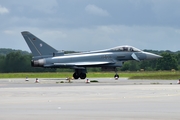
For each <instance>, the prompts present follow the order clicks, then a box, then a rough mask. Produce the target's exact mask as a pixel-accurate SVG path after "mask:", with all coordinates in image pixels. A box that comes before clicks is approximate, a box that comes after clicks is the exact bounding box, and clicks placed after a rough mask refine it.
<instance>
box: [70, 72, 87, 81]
mask: <svg viewBox="0 0 180 120" xmlns="http://www.w3.org/2000/svg"><path fill="white" fill-rule="evenodd" d="M73 77H74V79H78V78H81V79H85V78H86V73H80V74H78V73H76V72H75V73H74V74H73Z"/></svg>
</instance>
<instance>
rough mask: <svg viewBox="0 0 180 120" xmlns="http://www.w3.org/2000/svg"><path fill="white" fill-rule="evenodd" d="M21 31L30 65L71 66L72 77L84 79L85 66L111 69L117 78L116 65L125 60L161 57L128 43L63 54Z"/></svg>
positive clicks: (45, 66)
mask: <svg viewBox="0 0 180 120" xmlns="http://www.w3.org/2000/svg"><path fill="white" fill-rule="evenodd" d="M21 33H22V36H23V37H24V39H25V41H26V43H27V44H28V46H29V48H30V50H31V52H32V55H33V57H32V60H31V65H32V66H33V67H44V68H72V69H74V71H75V72H74V74H73V77H74V79H78V78H81V79H85V78H86V73H87V70H86V68H87V67H101V68H102V70H113V71H115V72H116V74H115V75H114V77H116V78H119V75H118V74H117V67H122V66H123V63H124V62H125V61H128V60H136V61H141V60H149V59H157V58H161V56H159V55H156V54H153V53H149V52H144V51H142V50H139V49H137V48H135V47H132V46H128V45H125V46H118V47H114V48H110V49H105V50H98V51H90V52H81V53H73V54H72V53H71V54H64V52H58V50H56V49H55V48H53V47H51V46H50V45H48V44H47V43H45V42H44V41H42V40H40V39H39V38H37V37H36V36H34V35H33V34H31V33H30V32H28V31H23V32H21Z"/></svg>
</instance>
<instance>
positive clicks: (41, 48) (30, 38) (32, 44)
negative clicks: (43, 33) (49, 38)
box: [21, 31, 58, 56]
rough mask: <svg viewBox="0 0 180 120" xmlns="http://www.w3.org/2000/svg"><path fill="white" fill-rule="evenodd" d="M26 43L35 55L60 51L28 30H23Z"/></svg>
mask: <svg viewBox="0 0 180 120" xmlns="http://www.w3.org/2000/svg"><path fill="white" fill-rule="evenodd" d="M21 34H22V36H23V37H24V39H25V41H26V43H27V44H28V46H29V48H30V50H31V52H32V54H33V56H43V55H52V54H53V53H56V52H58V51H57V50H56V49H54V48H53V47H51V46H50V45H48V44H47V43H45V42H43V41H42V40H40V39H39V38H37V37H36V36H34V35H33V34H31V33H30V32H28V31H23V32H21Z"/></svg>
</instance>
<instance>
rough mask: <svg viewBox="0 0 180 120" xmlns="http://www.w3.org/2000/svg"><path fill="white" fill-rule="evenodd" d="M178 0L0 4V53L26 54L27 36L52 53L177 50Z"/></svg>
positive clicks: (1, 0)
mask: <svg viewBox="0 0 180 120" xmlns="http://www.w3.org/2000/svg"><path fill="white" fill-rule="evenodd" d="M179 6H180V0H0V48H11V49H18V50H25V51H29V52H30V50H29V48H28V46H27V44H26V42H25V41H24V39H23V37H22V35H21V32H22V31H29V32H31V33H32V34H34V35H35V36H37V37H38V38H40V39H41V40H43V41H45V42H46V43H48V44H49V45H51V46H52V47H54V48H55V49H57V50H73V51H91V50H92V51H93V50H101V49H108V48H112V47H116V46H121V45H130V46H134V47H136V48H139V49H142V50H144V49H148V50H170V51H179V50H180V7H179Z"/></svg>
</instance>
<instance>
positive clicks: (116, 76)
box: [114, 68, 119, 80]
mask: <svg viewBox="0 0 180 120" xmlns="http://www.w3.org/2000/svg"><path fill="white" fill-rule="evenodd" d="M115 72H116V74H115V75H114V78H115V80H118V78H119V75H118V74H117V68H115Z"/></svg>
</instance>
